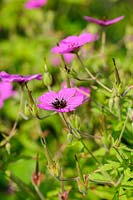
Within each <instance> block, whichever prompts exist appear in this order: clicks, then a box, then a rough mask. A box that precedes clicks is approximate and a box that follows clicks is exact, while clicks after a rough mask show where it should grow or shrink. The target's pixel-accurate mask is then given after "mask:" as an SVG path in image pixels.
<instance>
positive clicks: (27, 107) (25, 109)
mask: <svg viewBox="0 0 133 200" xmlns="http://www.w3.org/2000/svg"><path fill="white" fill-rule="evenodd" d="M24 114H25V115H26V116H27V117H30V116H31V110H30V107H29V105H28V103H26V104H25V107H24Z"/></svg>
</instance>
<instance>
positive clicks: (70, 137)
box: [67, 133, 73, 144]
mask: <svg viewBox="0 0 133 200" xmlns="http://www.w3.org/2000/svg"><path fill="white" fill-rule="evenodd" d="M72 140H73V135H72V134H71V133H68V134H67V143H68V144H71V143H72Z"/></svg>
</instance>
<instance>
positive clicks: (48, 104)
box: [37, 88, 83, 112]
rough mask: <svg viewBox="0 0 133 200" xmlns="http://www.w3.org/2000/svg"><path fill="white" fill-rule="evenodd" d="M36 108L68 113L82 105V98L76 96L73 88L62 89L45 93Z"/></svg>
mask: <svg viewBox="0 0 133 200" xmlns="http://www.w3.org/2000/svg"><path fill="white" fill-rule="evenodd" d="M39 101H40V104H38V105H37V106H38V107H39V108H41V109H43V110H53V111H56V112H70V111H72V110H75V108H76V107H78V106H80V105H81V104H82V103H83V96H82V95H79V94H77V90H76V89H75V88H66V89H62V90H60V91H59V92H57V93H56V92H53V91H50V92H46V93H45V94H43V95H42V96H40V97H39Z"/></svg>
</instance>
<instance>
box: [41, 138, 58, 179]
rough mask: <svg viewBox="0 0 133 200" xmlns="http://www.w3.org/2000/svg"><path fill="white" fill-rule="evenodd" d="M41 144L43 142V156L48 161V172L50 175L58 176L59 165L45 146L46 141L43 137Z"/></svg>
mask: <svg viewBox="0 0 133 200" xmlns="http://www.w3.org/2000/svg"><path fill="white" fill-rule="evenodd" d="M42 144H43V147H44V151H45V156H46V158H47V161H48V166H47V167H48V170H49V172H50V174H51V175H52V176H55V177H59V175H60V165H59V163H58V162H56V161H55V160H53V158H52V156H51V154H50V152H49V150H48V148H47V145H46V141H45V138H42Z"/></svg>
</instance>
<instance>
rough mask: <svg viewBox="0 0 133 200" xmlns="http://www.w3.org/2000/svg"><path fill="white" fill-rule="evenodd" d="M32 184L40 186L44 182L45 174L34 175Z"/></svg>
mask: <svg viewBox="0 0 133 200" xmlns="http://www.w3.org/2000/svg"><path fill="white" fill-rule="evenodd" d="M31 180H32V183H33V184H35V185H37V186H39V185H40V184H41V183H42V180H43V174H41V173H40V172H38V173H36V172H35V173H33V174H32V177H31Z"/></svg>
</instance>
